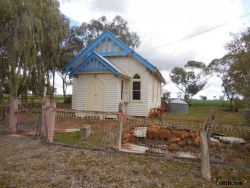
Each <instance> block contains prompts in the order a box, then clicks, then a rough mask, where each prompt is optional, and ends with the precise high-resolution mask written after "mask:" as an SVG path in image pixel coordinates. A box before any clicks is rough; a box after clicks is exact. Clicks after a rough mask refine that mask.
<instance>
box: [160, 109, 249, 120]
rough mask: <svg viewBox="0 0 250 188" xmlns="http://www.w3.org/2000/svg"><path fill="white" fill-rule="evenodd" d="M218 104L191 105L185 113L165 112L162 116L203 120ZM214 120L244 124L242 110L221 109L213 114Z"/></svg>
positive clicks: (173, 118) (175, 118) (170, 118)
mask: <svg viewBox="0 0 250 188" xmlns="http://www.w3.org/2000/svg"><path fill="white" fill-rule="evenodd" d="M217 107H218V106H202V105H200V106H199V105H197V106H192V107H189V112H188V113H187V114H175V113H166V114H165V115H164V118H165V119H167V120H175V121H192V122H197V123H200V122H204V121H206V120H207V118H208V116H209V114H210V111H211V110H212V109H213V108H217ZM215 121H216V122H217V123H221V124H240V125H242V124H244V123H245V119H244V114H243V113H242V112H233V113H232V112H228V111H223V109H221V110H220V111H219V112H218V113H217V114H216V116H215Z"/></svg>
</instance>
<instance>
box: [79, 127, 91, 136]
mask: <svg viewBox="0 0 250 188" xmlns="http://www.w3.org/2000/svg"><path fill="white" fill-rule="evenodd" d="M90 134H91V126H90V125H84V127H82V128H81V129H80V138H83V139H85V138H88V136H89V135H90Z"/></svg>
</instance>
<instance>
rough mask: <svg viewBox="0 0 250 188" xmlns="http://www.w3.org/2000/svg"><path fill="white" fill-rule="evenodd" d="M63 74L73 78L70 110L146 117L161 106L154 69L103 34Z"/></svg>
mask: <svg viewBox="0 0 250 188" xmlns="http://www.w3.org/2000/svg"><path fill="white" fill-rule="evenodd" d="M65 71H70V74H71V75H72V76H74V79H73V91H72V109H75V110H87V111H105V112H118V111H119V106H121V105H122V106H123V108H122V109H123V112H124V113H125V114H127V115H131V116H147V115H148V113H149V111H150V109H151V108H157V107H160V105H161V84H162V83H165V80H164V78H163V76H162V75H161V73H160V72H159V71H158V69H157V68H156V67H155V66H154V65H152V64H151V63H150V62H148V61H147V60H146V59H144V58H143V57H141V56H140V55H139V54H137V53H136V52H135V51H134V50H132V49H131V48H129V47H128V46H127V45H126V44H125V43H124V42H122V41H121V40H120V39H118V38H116V37H115V36H114V35H113V34H112V33H110V32H108V31H105V32H103V33H102V34H101V35H100V36H99V37H98V38H96V39H95V40H94V41H93V42H92V43H91V44H90V45H89V46H87V47H86V48H85V49H83V51H82V52H81V53H80V54H78V55H77V56H76V57H75V58H74V59H73V60H72V61H71V62H69V63H68V65H67V66H66V67H65Z"/></svg>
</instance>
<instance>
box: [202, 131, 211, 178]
mask: <svg viewBox="0 0 250 188" xmlns="http://www.w3.org/2000/svg"><path fill="white" fill-rule="evenodd" d="M200 137H201V175H202V178H203V179H205V180H206V181H211V173H210V163H209V147H208V137H207V133H206V131H205V130H204V129H201V130H200Z"/></svg>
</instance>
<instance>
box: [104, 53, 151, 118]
mask: <svg viewBox="0 0 250 188" xmlns="http://www.w3.org/2000/svg"><path fill="white" fill-rule="evenodd" d="M106 58H107V59H108V60H109V61H110V62H111V63H113V64H114V65H115V66H116V67H118V68H120V69H121V70H123V71H124V72H125V73H126V74H127V75H128V76H130V77H131V80H128V81H126V84H125V87H126V91H127V92H128V93H129V98H130V101H129V103H128V104H127V105H126V106H125V111H126V113H127V114H128V115H133V116H147V115H148V112H149V107H148V90H149V88H148V87H149V72H148V71H147V70H146V68H145V66H143V65H142V64H141V63H140V62H138V61H137V60H136V59H134V58H133V57H131V56H118V57H106ZM135 74H139V75H140V77H141V100H140V101H133V100H132V79H133V76H134V75H135ZM118 91H120V90H118ZM119 93H120V92H119Z"/></svg>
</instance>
